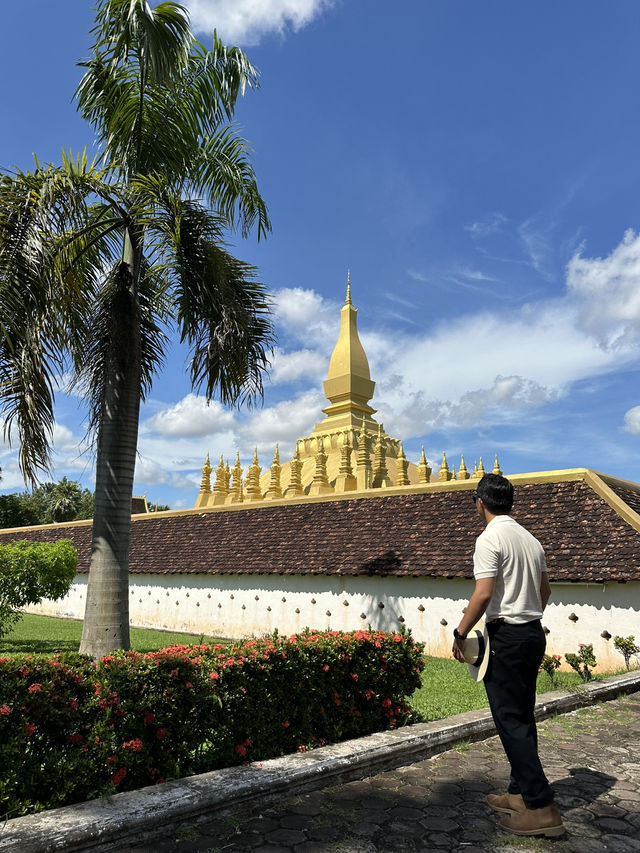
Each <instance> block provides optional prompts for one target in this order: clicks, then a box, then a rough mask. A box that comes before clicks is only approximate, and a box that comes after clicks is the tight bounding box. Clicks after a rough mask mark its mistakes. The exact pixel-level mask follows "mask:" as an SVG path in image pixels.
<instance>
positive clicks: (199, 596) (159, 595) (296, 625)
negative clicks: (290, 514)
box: [27, 574, 640, 669]
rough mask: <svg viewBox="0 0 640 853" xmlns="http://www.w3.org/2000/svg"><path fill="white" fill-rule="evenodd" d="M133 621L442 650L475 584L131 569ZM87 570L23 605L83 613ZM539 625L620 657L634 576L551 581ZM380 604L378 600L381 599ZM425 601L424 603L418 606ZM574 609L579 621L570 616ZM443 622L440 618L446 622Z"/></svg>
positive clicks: (633, 627) (605, 661)
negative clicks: (374, 639)
mask: <svg viewBox="0 0 640 853" xmlns="http://www.w3.org/2000/svg"><path fill="white" fill-rule="evenodd" d="M129 582H130V621H131V624H132V625H133V626H135V627H141V628H157V629H164V630H169V631H184V632H187V633H191V634H206V635H208V636H217V637H228V638H233V639H239V638H242V637H248V636H262V635H264V634H270V633H272V632H273V631H274V629H276V628H277V629H278V631H279V632H280V633H283V634H292V633H297V632H299V631H301V630H302V629H303V628H305V627H307V626H308V627H310V628H317V629H326V628H330V629H333V630H340V631H351V630H354V629H359V628H367V627H368V626H369V625H371V627H372V628H374V629H381V630H384V631H393V630H397V629H398V628H399V627H400V626H401V625H402V624H403V623H402V622H401V621H400V617H403V618H404V620H405V621H404V625H405V626H406V627H407V628H411V631H412V633H413V636H414V637H415V638H416V639H417V640H419V641H420V642H423V643H425V644H426V649H425V650H426V652H427V654H431V655H436V656H440V657H448V656H449V655H450V652H451V632H452V630H453V628H454V627H456V626H457V624H458V622H459V621H460V617H461V615H462V610H463V608H464V606H465V605H466V602H467V601H468V599H469V596H470V595H471V592H472V591H473V586H474V584H473V581H469V580H462V579H454V580H448V579H446V578H393V577H387V578H378V577H335V576H324V575H323V576H305V575H286V576H284V575H260V576H255V575H138V574H135V575H131V576H130V581H129ZM86 587H87V575H78V576H77V577H76V580H75V582H74V583H73V586H72V588H71V590H70V592H69V594H68V595H67V596H66V597H65V598H63V599H61V600H60V601H49V600H46V599H45V600H44V601H43V602H41V604H39V605H37V606H35V607H30V608H28V609H27V612H29V613H39V614H42V615H47V616H63V617H69V618H74V619H82V618H83V616H84V607H85V600H86ZM551 587H552V593H551V601H550V603H549V605H548V607H547V609H546V611H545V614H544V618H543V620H542V621H543V624H544V625H545V627H546V628H548V629H549V634H548V635H547V652H548V653H549V654H559V655H564V654H565V653H566V652H577V650H578V645H579V643H593V648H594V652H595V654H596V658H597V660H598V663H599V664H600V665H601V666H602V667H603V668H606V669H610V668H620V667H622V666H623V665H624V661H623V658H622V656H621V655H620V653H619V652H617V651H616V650H615V648H614V647H613V639H610V640H606V639H604V638H603V637H601V634H602V632H604V631H608V632H609V634H611V635H612V638H613V637H614V636H617V635H622V636H625V637H626V636H628V635H630V634H633V635H634V636H635V638H636V642H638V641H640V584H638V583H627V584H617V583H612V584H569V583H567V584H558V583H553V584H552V585H551ZM381 604H382V605H384V607H381V606H380V605H381ZM421 607H422V608H424V609H423V610H420V608H421ZM571 615H575V616H577V617H578V619H577V621H574V620H572V619H570V618H569V617H570V616H571ZM443 623H446V624H443Z"/></svg>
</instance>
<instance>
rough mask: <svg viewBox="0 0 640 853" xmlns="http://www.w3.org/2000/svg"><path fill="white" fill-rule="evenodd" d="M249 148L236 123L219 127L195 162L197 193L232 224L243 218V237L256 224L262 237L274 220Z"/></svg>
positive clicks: (259, 236) (194, 183)
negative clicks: (259, 185) (265, 199)
mask: <svg viewBox="0 0 640 853" xmlns="http://www.w3.org/2000/svg"><path fill="white" fill-rule="evenodd" d="M249 150H250V149H249V146H248V144H247V142H246V141H245V140H244V139H242V137H240V136H238V134H237V132H236V128H235V127H234V126H233V125H227V126H225V127H221V128H219V129H218V131H217V132H216V133H215V134H214V135H213V136H212V137H211V138H210V139H208V140H206V142H205V143H204V145H203V146H202V148H201V150H200V155H199V157H198V158H197V159H196V160H195V161H194V164H193V173H194V178H193V185H194V188H195V190H196V192H203V193H206V195H207V197H208V201H209V204H210V205H211V207H212V208H213V210H214V211H215V212H216V213H217V214H218V215H219V216H221V217H222V218H223V219H225V220H226V221H227V222H228V223H229V225H230V226H231V227H235V225H236V222H237V221H238V220H239V221H240V225H241V230H242V236H243V237H246V236H247V235H248V233H249V232H250V231H251V230H252V228H253V227H254V225H256V224H257V231H258V239H260V238H261V237H265V236H266V235H267V232H269V231H270V230H271V222H270V221H269V214H268V212H267V206H266V204H265V201H264V199H263V198H262V196H261V195H260V193H259V191H258V184H257V181H256V176H255V172H254V170H253V165H252V164H251V162H250V160H249V158H248V154H249Z"/></svg>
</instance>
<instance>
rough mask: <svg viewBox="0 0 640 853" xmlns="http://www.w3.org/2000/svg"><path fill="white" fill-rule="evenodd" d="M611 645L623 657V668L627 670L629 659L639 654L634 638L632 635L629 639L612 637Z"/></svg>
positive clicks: (639, 647)
mask: <svg viewBox="0 0 640 853" xmlns="http://www.w3.org/2000/svg"><path fill="white" fill-rule="evenodd" d="M613 645H614V646H615V647H616V649H617V650H618V651H619V652H620V654H621V655H622V656H623V657H624V663H625V666H626V667H627V669H629V668H630V666H631V658H632V657H633V656H634V655H638V654H640V646H636V638H635V637H634V636H633V635H631V636H630V637H614V638H613Z"/></svg>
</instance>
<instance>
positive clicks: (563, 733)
mask: <svg viewBox="0 0 640 853" xmlns="http://www.w3.org/2000/svg"><path fill="white" fill-rule="evenodd" d="M539 735H540V754H541V757H542V761H543V764H544V767H545V770H546V772H547V775H548V777H549V779H550V781H551V782H552V783H553V787H554V789H555V792H556V803H557V805H558V807H559V809H560V810H561V812H562V814H563V817H564V822H565V826H566V828H567V834H566V835H565V836H564V837H562V838H559V839H553V840H552V839H540V838H536V839H530V838H517V837H513V836H509V835H507V834H506V833H504V832H503V831H502V830H501V829H500V828H499V825H498V820H497V817H496V816H494V815H493V813H492V812H491V811H490V809H489V808H488V807H487V805H486V803H485V796H486V794H488V793H490V792H497V793H501V792H502V791H504V790H506V782H507V766H506V759H505V758H504V755H503V753H502V749H501V746H500V743H499V741H498V739H497V738H495V737H494V738H491V739H490V740H486V741H483V742H481V743H476V744H470V745H463V746H461V747H458V748H457V749H452V750H449V751H448V752H445V753H443V754H441V755H439V756H436V757H435V758H430V759H428V760H426V761H419V762H417V763H415V764H412V765H409V766H407V767H401V768H399V769H398V770H393V771H390V772H386V773H380V774H379V775H377V776H372V777H371V778H369V779H365V780H363V781H361V782H349V783H346V784H343V785H337V786H335V787H331V788H324V789H323V790H319V791H315V792H313V793H310V794H306V795H302V796H297V797H292V798H291V799H287V800H283V801H282V802H281V803H280V804H279V805H278V806H276V807H271V808H269V809H264V810H262V811H261V812H255V813H242V814H233V815H230V816H229V817H227V818H224V819H216V820H214V821H211V822H209V823H206V822H205V823H200V824H198V825H197V826H189V825H184V826H182V827H181V828H180V829H178V830H177V831H176V832H175V833H173V835H172V837H170V838H165V839H163V840H162V841H154V842H152V843H150V844H148V845H144V844H142V845H134V846H127V847H123V848H121V850H122V853H249V851H251V853H395V851H407V853H427V851H443V853H448V851H456V853H485V851H490V853H523V851H524V853H527V851H532V853H540V851H553V853H600V851H612V853H632V851H640V692H637V693H634V694H631V695H629V696H624V697H621V698H620V699H616V700H613V701H610V702H603V703H602V704H599V705H596V706H593V707H590V708H585V709H582V710H579V711H575V712H573V713H571V714H566V715H563V716H559V717H554V718H552V719H549V720H545V721H543V722H542V723H540V724H539ZM119 853H120V851H119Z"/></svg>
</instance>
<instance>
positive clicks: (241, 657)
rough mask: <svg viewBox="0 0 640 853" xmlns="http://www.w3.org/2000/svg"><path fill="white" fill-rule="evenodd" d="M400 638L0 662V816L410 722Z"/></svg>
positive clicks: (416, 672)
mask: <svg viewBox="0 0 640 853" xmlns="http://www.w3.org/2000/svg"><path fill="white" fill-rule="evenodd" d="M423 667H424V661H423V656H422V646H421V645H420V644H417V643H414V642H413V639H412V638H411V636H410V635H409V634H407V633H404V632H401V633H397V634H385V633H383V632H373V631H355V632H352V633H349V634H343V633H339V632H337V631H329V632H322V633H318V632H313V631H305V632H304V633H302V634H299V635H297V636H295V635H294V636H293V637H289V638H281V637H278V636H277V635H274V636H273V637H271V638H268V639H261V640H248V641H246V642H243V643H239V644H234V645H232V646H230V645H224V644H213V645H195V646H171V647H169V648H166V649H163V650H161V651H159V652H151V653H149V654H140V653H138V652H118V653H115V654H113V655H107V656H106V657H104V658H103V659H102V660H100V661H98V662H97V663H94V662H92V661H91V660H90V659H88V658H84V657H81V656H79V655H73V656H69V655H67V656H64V657H62V656H54V657H53V658H45V657H38V658H34V657H33V656H30V657H28V658H20V659H18V658H15V657H14V658H11V659H9V658H0V815H5V816H8V817H15V816H17V815H19V814H24V813H26V812H29V811H37V810H40V809H44V808H52V807H54V806H59V805H63V804H64V803H72V802H78V801H79V800H83V799H90V798H92V797H96V796H99V795H101V794H108V793H112V792H114V791H125V790H132V789H134V788H138V787H141V786H145V785H150V784H154V783H158V782H162V781H164V780H165V779H169V778H178V777H183V776H188V775H191V774H194V773H201V772H205V771H207V770H213V769H216V768H219V767H226V766H229V765H233V764H238V763H242V762H245V761H251V760H261V759H267V758H271V757H274V756H277V755H283V754H287V753H291V752H296V751H300V752H304V751H306V750H307V749H309V748H313V747H315V746H321V745H323V744H325V743H328V742H332V741H338V740H341V739H345V738H350V737H358V736H360V735H364V734H369V733H371V732H374V731H380V730H384V729H389V728H393V727H396V726H399V725H403V724H405V723H407V722H409V721H410V719H411V712H410V709H409V707H408V705H407V703H406V701H405V697H406V696H409V695H411V694H412V693H413V691H414V690H415V689H416V688H417V687H419V686H420V673H421V671H422V669H423Z"/></svg>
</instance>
